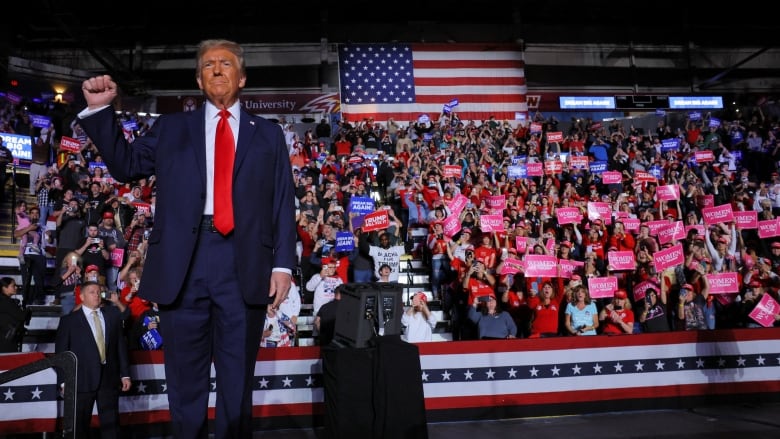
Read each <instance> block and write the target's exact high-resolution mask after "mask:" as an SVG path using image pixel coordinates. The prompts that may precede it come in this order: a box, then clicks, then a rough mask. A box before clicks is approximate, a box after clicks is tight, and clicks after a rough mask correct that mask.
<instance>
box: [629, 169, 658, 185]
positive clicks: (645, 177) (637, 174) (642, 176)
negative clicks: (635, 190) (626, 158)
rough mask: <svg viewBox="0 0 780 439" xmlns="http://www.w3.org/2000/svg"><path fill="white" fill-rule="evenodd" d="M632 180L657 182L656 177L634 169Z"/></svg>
mask: <svg viewBox="0 0 780 439" xmlns="http://www.w3.org/2000/svg"><path fill="white" fill-rule="evenodd" d="M634 181H636V182H638V183H657V182H658V179H657V178H655V177H653V176H652V175H651V174H650V173H649V172H645V171H634Z"/></svg>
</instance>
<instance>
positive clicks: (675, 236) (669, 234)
mask: <svg viewBox="0 0 780 439" xmlns="http://www.w3.org/2000/svg"><path fill="white" fill-rule="evenodd" d="M685 236H686V235H685V226H684V225H683V222H682V221H675V222H673V223H666V224H664V225H662V226H661V227H659V228H658V243H659V244H666V243H667V242H672V241H673V240H678V241H679V240H682V239H685Z"/></svg>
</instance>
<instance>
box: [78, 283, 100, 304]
mask: <svg viewBox="0 0 780 439" xmlns="http://www.w3.org/2000/svg"><path fill="white" fill-rule="evenodd" d="M81 302H82V303H83V304H84V306H86V307H87V308H91V309H97V308H99V307H100V286H99V285H95V284H91V285H87V286H86V287H84V288H82V289H81Z"/></svg>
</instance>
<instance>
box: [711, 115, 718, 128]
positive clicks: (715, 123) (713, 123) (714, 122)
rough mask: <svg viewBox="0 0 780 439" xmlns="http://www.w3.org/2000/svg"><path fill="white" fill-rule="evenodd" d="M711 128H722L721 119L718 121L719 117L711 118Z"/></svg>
mask: <svg viewBox="0 0 780 439" xmlns="http://www.w3.org/2000/svg"><path fill="white" fill-rule="evenodd" d="M710 126H711V127H715V128H717V127H719V126H720V119H718V118H717V117H711V118H710Z"/></svg>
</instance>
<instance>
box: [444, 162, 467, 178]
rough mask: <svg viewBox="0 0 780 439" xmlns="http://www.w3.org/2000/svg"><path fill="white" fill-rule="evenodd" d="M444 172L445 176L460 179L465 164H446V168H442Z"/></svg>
mask: <svg viewBox="0 0 780 439" xmlns="http://www.w3.org/2000/svg"><path fill="white" fill-rule="evenodd" d="M442 174H444V177H445V178H450V177H455V178H456V179H460V176H461V175H463V166H460V165H444V169H442Z"/></svg>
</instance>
